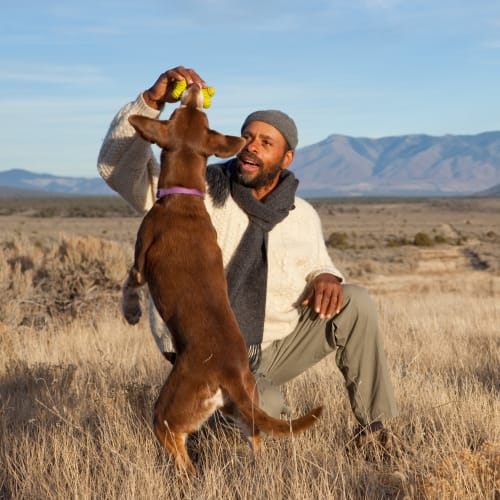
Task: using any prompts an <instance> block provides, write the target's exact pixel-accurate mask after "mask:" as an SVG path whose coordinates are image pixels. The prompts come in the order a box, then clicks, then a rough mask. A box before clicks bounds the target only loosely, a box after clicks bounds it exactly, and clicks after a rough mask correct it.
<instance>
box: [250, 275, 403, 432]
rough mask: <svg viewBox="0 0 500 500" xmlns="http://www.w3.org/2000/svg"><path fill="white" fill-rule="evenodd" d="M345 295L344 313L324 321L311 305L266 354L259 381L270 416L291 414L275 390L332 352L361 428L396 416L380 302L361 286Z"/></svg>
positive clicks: (350, 288)
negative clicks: (381, 330) (382, 330)
mask: <svg viewBox="0 0 500 500" xmlns="http://www.w3.org/2000/svg"><path fill="white" fill-rule="evenodd" d="M343 291H344V305H343V308H342V310H341V311H340V313H339V314H337V315H335V316H334V317H333V318H331V319H329V320H327V319H320V318H319V316H318V315H317V314H316V313H315V312H314V311H313V310H312V309H311V308H310V307H307V308H304V310H303V312H302V315H301V316H300V318H299V321H298V323H297V326H296V328H295V329H294V330H293V332H292V333H290V334H289V335H288V336H286V337H284V338H283V339H280V340H276V341H274V342H273V343H272V344H271V345H270V346H269V347H267V348H266V349H264V350H263V351H262V362H261V364H260V366H259V368H258V370H257V373H256V380H257V385H258V388H259V394H260V400H261V402H260V404H261V406H262V407H263V409H264V410H265V411H266V412H268V413H269V414H270V415H273V416H275V417H278V416H280V414H282V413H286V412H287V409H286V405H284V400H283V397H282V395H281V393H280V391H279V389H278V388H277V387H276V386H280V385H282V384H284V383H285V382H287V381H289V380H291V379H293V378H294V377H296V376H297V375H300V374H301V373H302V372H304V371H305V370H307V369H308V368H310V367H311V366H313V365H314V364H316V363H317V362H318V361H320V360H321V359H323V358H324V357H325V356H328V355H329V354H332V353H335V361H336V363H337V366H338V367H339V369H340V371H341V372H342V375H343V376H344V380H345V384H346V388H347V393H348V396H349V400H350V403H351V408H352V410H353V412H354V416H355V417H356V419H357V420H358V422H359V423H360V424H362V425H366V424H368V423H370V422H374V421H377V420H384V419H386V418H390V417H394V416H396V415H397V413H398V411H397V407H396V402H395V399H394V392H393V388H392V383H391V379H390V375H389V371H388V368H387V361H386V357H385V352H384V347H383V341H382V336H381V334H380V331H379V327H378V319H377V311H376V308H375V304H374V303H373V301H372V299H371V298H370V296H369V295H368V292H367V291H366V290H365V289H364V288H362V287H360V286H356V285H343Z"/></svg>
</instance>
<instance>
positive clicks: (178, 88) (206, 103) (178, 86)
mask: <svg viewBox="0 0 500 500" xmlns="http://www.w3.org/2000/svg"><path fill="white" fill-rule="evenodd" d="M186 87H187V82H186V80H179V81H177V82H175V87H174V90H172V97H173V98H174V99H176V100H178V99H180V97H181V95H182V93H183V92H184V91H185V90H186ZM201 93H202V94H203V107H204V108H209V107H210V98H211V97H212V96H214V95H215V89H214V87H207V88H205V89H201Z"/></svg>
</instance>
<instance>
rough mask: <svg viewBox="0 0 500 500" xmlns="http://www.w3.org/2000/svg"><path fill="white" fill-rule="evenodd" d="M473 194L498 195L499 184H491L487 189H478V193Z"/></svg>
mask: <svg viewBox="0 0 500 500" xmlns="http://www.w3.org/2000/svg"><path fill="white" fill-rule="evenodd" d="M474 195H475V196H500V184H497V185H496V186H492V187H490V188H489V189H485V190H483V191H479V192H478V193H474Z"/></svg>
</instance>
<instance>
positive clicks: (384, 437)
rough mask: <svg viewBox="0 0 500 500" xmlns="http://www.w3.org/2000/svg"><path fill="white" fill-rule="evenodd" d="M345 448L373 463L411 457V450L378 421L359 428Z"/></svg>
mask: <svg viewBox="0 0 500 500" xmlns="http://www.w3.org/2000/svg"><path fill="white" fill-rule="evenodd" d="M347 447H348V449H349V450H350V451H355V452H356V453H359V454H361V455H362V456H363V458H364V459H365V460H368V461H373V462H377V461H391V460H396V459H398V458H401V457H403V456H405V455H406V456H408V455H409V456H411V455H413V452H412V451H411V449H410V448H409V447H408V446H406V445H405V444H404V443H403V442H402V441H401V439H400V438H399V437H398V436H396V434H394V433H393V432H392V431H390V430H389V429H387V428H386V427H384V425H383V424H382V422H378V421H377V422H372V423H371V424H368V425H366V426H359V427H358V428H357V429H356V430H355V432H354V437H353V438H352V439H351V441H350V442H349V443H348V445H347Z"/></svg>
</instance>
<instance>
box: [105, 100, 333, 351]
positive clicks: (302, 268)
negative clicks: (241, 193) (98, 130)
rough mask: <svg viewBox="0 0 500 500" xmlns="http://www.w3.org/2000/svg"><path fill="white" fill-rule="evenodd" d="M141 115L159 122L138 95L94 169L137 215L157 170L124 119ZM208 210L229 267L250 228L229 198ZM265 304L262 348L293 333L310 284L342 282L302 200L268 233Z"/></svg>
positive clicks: (159, 333)
mask: <svg viewBox="0 0 500 500" xmlns="http://www.w3.org/2000/svg"><path fill="white" fill-rule="evenodd" d="M131 114H140V115H145V116H149V117H152V118H156V117H158V115H159V114H160V113H159V111H156V110H154V109H152V108H150V107H149V106H147V104H146V103H145V102H144V100H143V98H142V94H141V95H139V97H138V98H137V99H136V100H135V101H134V102H132V103H129V104H127V105H126V106H124V107H123V108H122V109H121V110H120V111H119V112H118V114H117V115H116V117H115V118H114V120H113V122H112V123H111V126H110V128H109V131H108V133H107V135H106V138H105V139H104V142H103V144H102V147H101V151H100V153H99V158H98V164H97V168H98V171H99V174H100V175H101V176H102V177H103V179H104V180H105V181H106V183H107V184H108V185H109V186H110V187H111V188H112V189H114V190H115V191H117V192H118V193H119V194H120V195H121V196H122V197H123V198H124V199H125V200H126V201H127V202H128V203H130V205H132V206H133V207H134V208H135V209H136V210H138V211H139V212H141V213H145V212H147V210H149V208H151V206H152V205H153V203H154V201H155V193H156V185H157V182H158V174H159V169H160V167H159V164H158V161H157V160H156V158H155V156H154V154H153V150H152V148H151V145H150V144H149V143H148V142H146V141H144V140H143V139H142V138H141V137H140V136H139V135H138V134H136V132H135V130H134V129H133V127H132V126H131V125H130V124H129V122H128V120H127V118H128V116H129V115H131ZM206 207H207V210H208V212H209V214H210V217H211V218H212V222H213V224H214V226H215V229H216V230H217V240H218V243H219V245H220V247H221V249H222V255H223V261H224V266H225V267H226V266H227V264H228V263H229V261H230V259H231V257H232V255H233V254H234V252H235V250H236V247H237V245H238V243H239V241H240V239H241V237H242V235H243V233H244V231H245V229H246V227H247V225H248V217H247V215H246V214H245V213H244V212H243V211H242V210H241V209H240V208H239V207H238V205H237V204H236V203H235V202H234V201H233V199H232V198H231V197H229V198H228V200H227V202H226V203H225V204H224V206H222V207H220V208H219V207H214V206H213V203H212V200H211V198H210V196H207V197H206ZM268 248H269V251H268V280H267V300H266V312H265V324H264V337H263V343H262V347H263V348H265V347H266V346H268V345H269V344H270V343H271V342H272V341H274V340H276V339H280V338H282V337H284V336H286V335H288V334H289V333H290V332H291V331H292V330H293V328H294V327H295V325H296V323H297V319H298V315H299V310H300V298H301V296H302V294H303V293H304V290H305V287H306V285H307V284H308V282H309V281H310V280H311V279H312V278H314V277H315V276H316V275H317V274H319V273H324V272H327V273H331V274H334V275H335V276H337V277H338V278H340V279H341V280H342V279H343V278H342V273H341V272H340V271H339V270H338V269H337V268H336V267H335V266H334V265H333V263H332V261H331V259H330V257H329V255H328V252H327V250H326V246H325V243H324V238H323V233H322V229H321V223H320V220H319V216H318V214H317V213H316V211H315V210H314V209H313V207H312V206H311V205H310V204H309V203H307V202H306V201H305V200H303V199H301V198H295V209H294V210H291V211H290V213H289V215H288V217H286V218H285V219H284V220H283V221H282V222H280V223H279V224H277V225H276V226H275V227H274V228H273V229H272V231H270V233H269V247H268ZM150 319H151V326H152V331H153V335H154V337H155V340H156V341H157V343H158V345H159V347H160V349H163V350H168V349H170V348H171V346H170V342H169V340H168V339H167V338H165V335H166V334H167V332H166V330H165V328H164V327H163V322H161V321H160V320H159V317H158V316H157V313H155V312H154V311H153V314H152V316H151V317H150Z"/></svg>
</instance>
